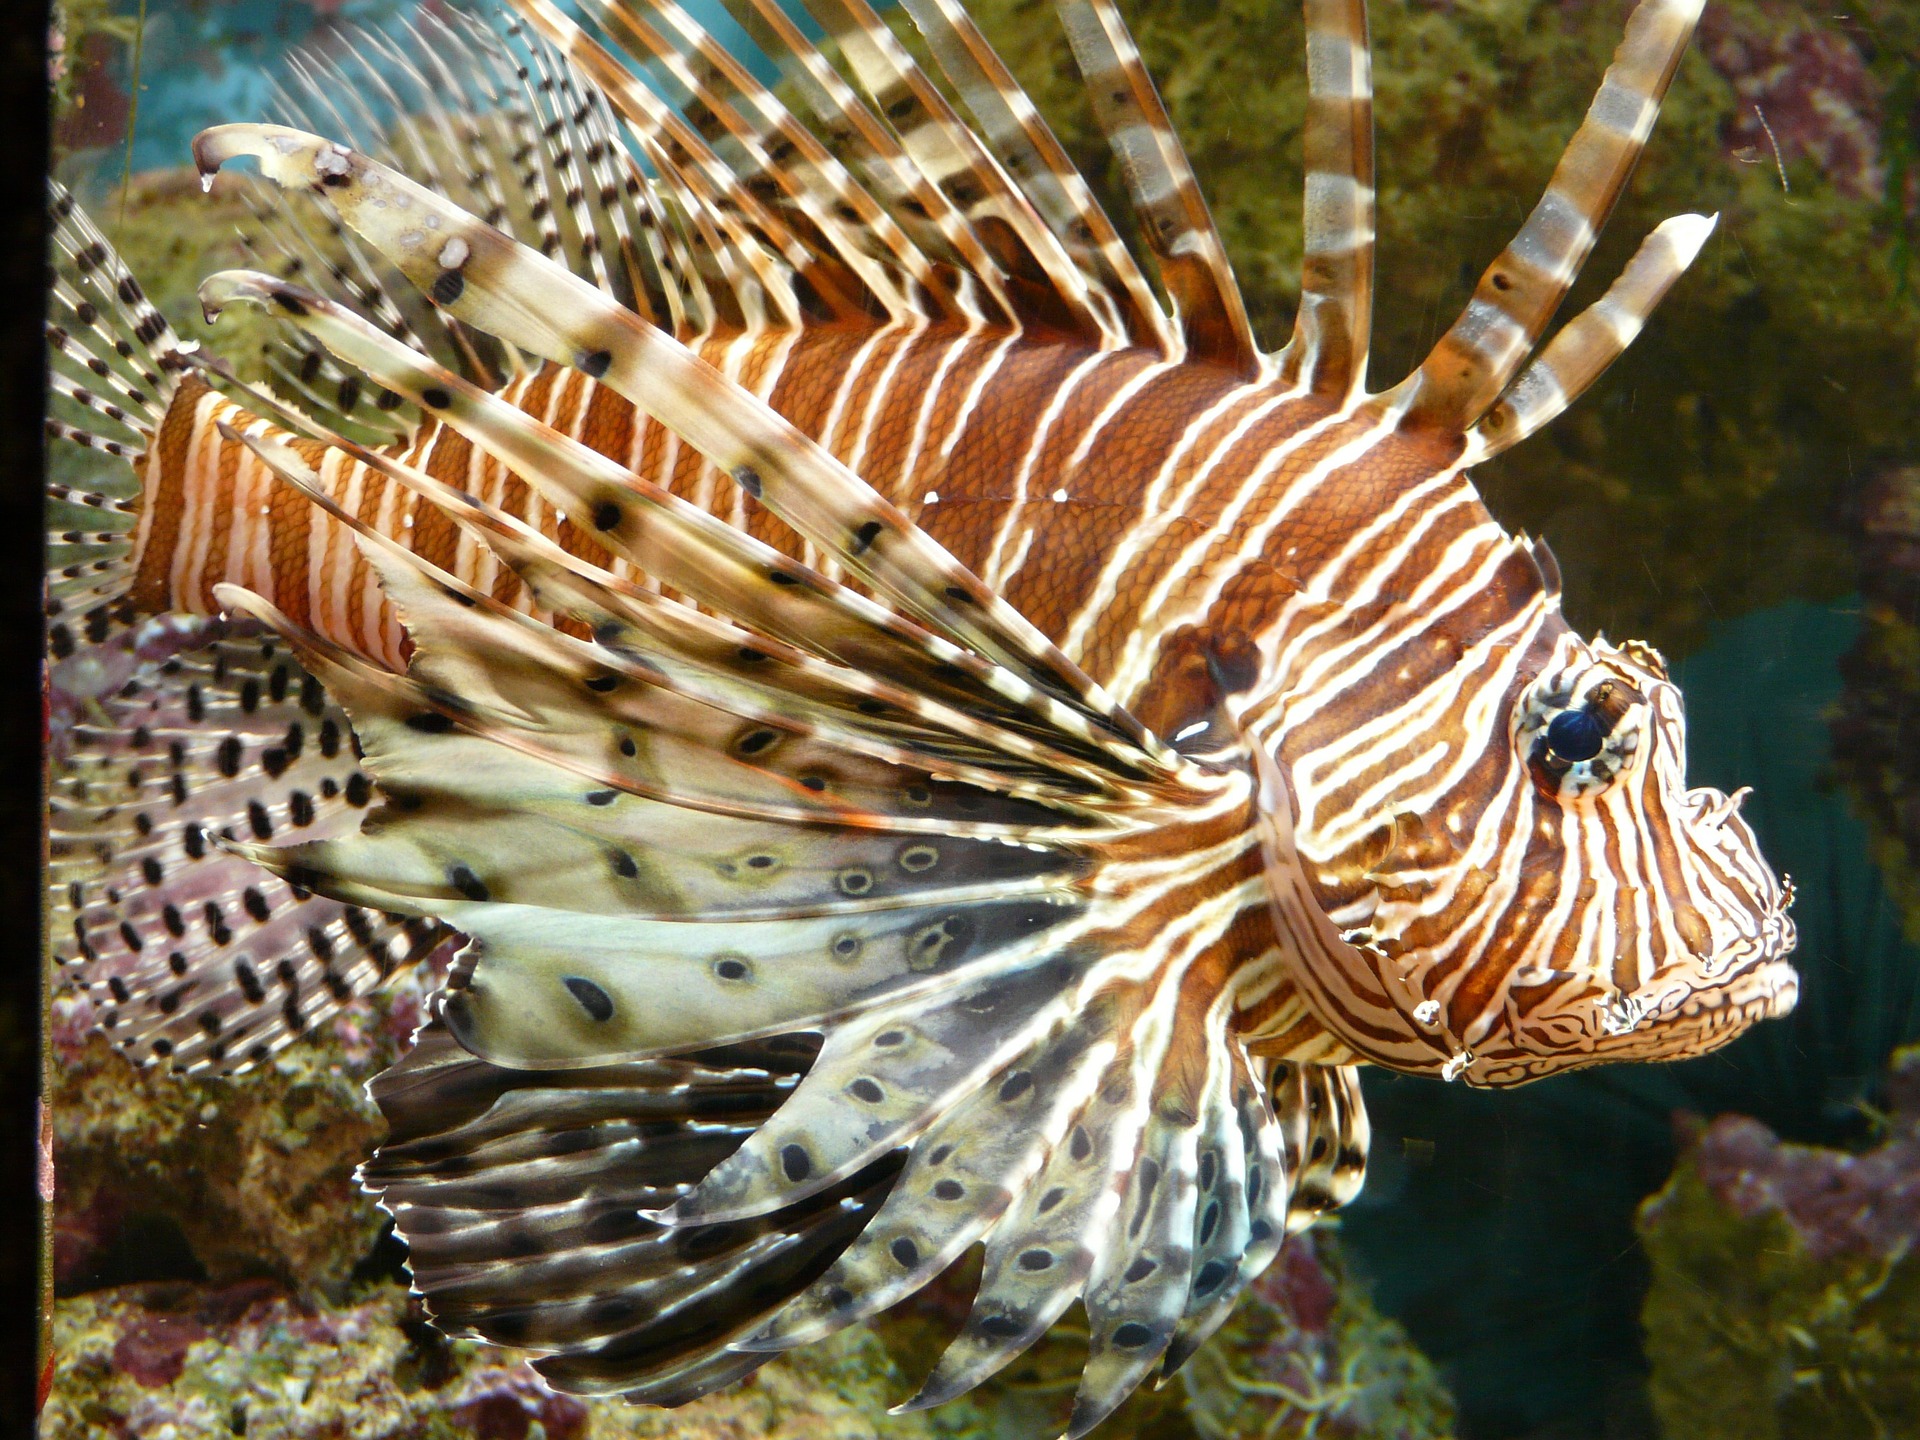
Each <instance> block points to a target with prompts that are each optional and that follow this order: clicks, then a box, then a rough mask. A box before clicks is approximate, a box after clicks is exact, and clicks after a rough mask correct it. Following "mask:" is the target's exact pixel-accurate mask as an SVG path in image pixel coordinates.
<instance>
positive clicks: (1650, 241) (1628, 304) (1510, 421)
mask: <svg viewBox="0 0 1920 1440" xmlns="http://www.w3.org/2000/svg"><path fill="white" fill-rule="evenodd" d="M1719 218H1720V217H1719V216H1717V215H1676V216H1674V217H1673V218H1672V219H1671V220H1667V221H1664V222H1662V223H1661V224H1660V225H1659V226H1658V227H1657V228H1656V229H1655V230H1654V232H1653V233H1652V234H1651V235H1649V236H1647V238H1646V239H1645V240H1644V241H1642V242H1641V245H1640V248H1639V250H1637V251H1636V252H1635V253H1634V256H1633V259H1632V260H1630V261H1628V262H1627V267H1626V269H1624V270H1622V271H1621V272H1620V276H1619V278H1618V279H1616V280H1615V281H1614V282H1613V284H1612V285H1611V286H1609V287H1608V289H1607V293H1606V294H1605V295H1603V296H1601V297H1600V299H1598V300H1596V301H1595V302H1594V303H1593V304H1592V305H1590V306H1588V307H1587V308H1586V309H1585V310H1583V311H1581V312H1580V314H1578V315H1577V316H1575V317H1574V318H1573V319H1572V320H1569V321H1568V322H1567V323H1566V325H1564V326H1563V327H1562V328H1561V330H1560V331H1559V333H1558V334H1556V335H1555V336H1554V337H1553V339H1552V340H1550V341H1548V342H1547V345H1546V347H1545V348H1544V349H1543V350H1541V352H1540V353H1539V354H1538V355H1536V356H1535V357H1534V359H1533V361H1532V362H1531V363H1530V364H1529V365H1528V366H1527V368H1526V369H1525V370H1522V371H1521V372H1520V378H1519V379H1517V380H1515V381H1514V382H1513V385H1512V386H1511V387H1510V388H1509V389H1508V390H1507V393H1506V394H1505V395H1502V396H1501V397H1500V401H1499V403H1498V404H1496V405H1495V406H1494V407H1493V408H1492V409H1491V410H1489V411H1488V412H1487V413H1486V414H1485V415H1483V416H1482V417H1481V418H1480V421H1479V423H1478V424H1476V425H1475V426H1474V427H1473V429H1472V430H1470V431H1468V432H1467V435H1468V444H1469V446H1470V452H1469V453H1470V454H1471V456H1472V457H1473V458H1472V460H1471V461H1470V463H1478V462H1479V461H1480V460H1487V459H1491V458H1492V457H1493V456H1495V455H1498V454H1499V453H1500V452H1501V451H1503V450H1506V449H1509V448H1511V447H1512V446H1514V445H1517V444H1519V442H1520V441H1522V440H1524V439H1526V438H1527V436H1529V435H1531V434H1533V433H1534V431H1536V430H1538V429H1540V428H1541V427H1542V426H1544V425H1546V424H1548V423H1550V422H1551V421H1552V420H1553V418H1554V417H1555V416H1557V415H1558V414H1560V412H1561V411H1563V410H1565V409H1566V408H1567V407H1568V406H1569V405H1571V404H1572V403H1573V402H1574V401H1575V400H1578V399H1579V398H1580V397H1581V396H1582V395H1583V394H1585V393H1586V390H1587V387H1588V386H1590V385H1592V384H1593V382H1594V381H1595V380H1598V379H1599V378H1600V375H1601V373H1602V372H1603V371H1604V370H1605V369H1606V368H1607V367H1608V366H1609V365H1611V364H1612V363H1613V362H1614V361H1615V360H1618V359H1619V358H1620V356H1621V353H1622V352H1623V351H1625V350H1626V348H1627V346H1629V345H1631V344H1632V343H1633V341H1634V338H1635V337H1636V336H1638V335H1639V333H1640V329H1641V327H1642V326H1644V325H1645V324H1646V323H1647V317H1648V316H1649V315H1651V314H1652V313H1653V310H1654V307H1655V306H1656V305H1658V304H1659V303H1660V301H1661V300H1662V299H1663V298H1665V296H1666V293H1667V291H1668V290H1669V289H1671V288H1672V287H1673V283H1674V281H1676V280H1678V279H1679V278H1680V277H1681V276H1682V275H1684V274H1685V273H1686V272H1687V267H1688V266H1690V265H1692V264H1693V261H1694V258H1695V257H1696V256H1697V255H1699V253H1700V248H1701V246H1703V245H1705V244H1706V243H1707V237H1708V236H1710V235H1712V234H1713V230H1714V226H1715V225H1716V224H1717V223H1718V222H1719Z"/></svg>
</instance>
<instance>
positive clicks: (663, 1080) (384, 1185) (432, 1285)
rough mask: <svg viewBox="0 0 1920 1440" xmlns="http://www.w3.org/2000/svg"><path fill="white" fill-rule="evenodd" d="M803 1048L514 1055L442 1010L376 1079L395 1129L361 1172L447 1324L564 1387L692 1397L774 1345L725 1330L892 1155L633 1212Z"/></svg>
mask: <svg viewBox="0 0 1920 1440" xmlns="http://www.w3.org/2000/svg"><path fill="white" fill-rule="evenodd" d="M811 1055H812V1046H811V1044H810V1043H809V1042H808V1041H807V1040H806V1039H805V1038H804V1037H800V1036H790V1037H785V1038H782V1039H776V1040H771V1041H766V1042H760V1043H756V1044H752V1045H736V1046H730V1047H727V1048H726V1049H724V1050H712V1049H710V1050H706V1051H702V1052H700V1053H699V1054H696V1055H691V1056H687V1057H684V1058H680V1059H674V1060H656V1061H639V1062H633V1063H628V1064H620V1065H608V1066H602V1067H599V1068H595V1069H588V1070H569V1071H561V1072H550V1071H537V1070H509V1069H502V1068H500V1067H497V1066H493V1065H490V1064H488V1063H487V1062H486V1061H484V1060H479V1059H476V1058H475V1057H473V1056H472V1055H470V1054H468V1053H467V1052H466V1051H465V1050H463V1049H461V1048H460V1046H459V1045H457V1044H456V1043H455V1042H454V1041H453V1039H452V1037H451V1036H449V1035H448V1034H447V1032H446V1029H445V1028H444V1026H442V1025H440V1024H438V1023H435V1024H433V1025H431V1026H429V1027H427V1028H426V1029H425V1030H424V1031H423V1032H422V1033H421V1035H420V1037H419V1039H418V1041H417V1043H416V1044H415V1046H414V1048H413V1049H412V1051H411V1052H409V1054H408V1055H407V1056H406V1058H405V1059H403V1060H402V1061H401V1062H400V1063H399V1064H398V1065H396V1066H394V1067H393V1068H392V1069H390V1070H388V1071H386V1072H385V1073H383V1074H382V1075H380V1076H379V1077H378V1078H377V1079H375V1080H374V1082H373V1084H372V1086H371V1087H370V1090H371V1094H372V1096H373V1099H374V1101H375V1102H376V1103H377V1104H378V1105H379V1107H380V1110H381V1114H382V1115H383V1116H384V1117H385V1119H386V1121H387V1124H388V1127H389V1131H390V1133H389V1138H388V1139H387V1141H386V1142H385V1143H384V1144H383V1145H382V1146H381V1147H380V1149H379V1151H378V1153H377V1154H376V1155H375V1156H374V1158H373V1159H372V1160H371V1161H369V1162H368V1163H367V1164H366V1165H365V1166H363V1167H362V1169H361V1172H360V1182H361V1184H362V1186H363V1187H364V1188H365V1189H366V1190H367V1191H368V1192H369V1193H371V1194H372V1195H374V1196H375V1197H376V1198H377V1199H378V1201H379V1202H380V1204H381V1206H382V1207H383V1208H384V1209H386V1210H387V1211H388V1212H389V1213H390V1214H392V1216H393V1217H394V1224H395V1227H396V1229H397V1230H398V1232H399V1233H400V1235H401V1236H402V1237H403V1238H404V1239H405V1240H406V1242H407V1247H408V1254H407V1259H408V1264H409V1266H410V1268H411V1270H412V1273H413V1281H414V1287H415V1289H416V1290H418V1291H419V1292H420V1294H421V1295H422V1296H424V1297H425V1301H426V1306H427V1310H428V1313H429V1314H431V1315H432V1316H433V1318H434V1320H435V1323H437V1324H438V1325H440V1326H441V1327H442V1328H443V1329H445V1330H447V1331H448V1332H449V1333H452V1334H455V1335H471V1336H476V1337H478V1338H481V1339H485V1340H489V1341H491V1342H493V1343H494V1344H498V1345H513V1346H520V1347H525V1348H529V1349H532V1350H534V1351H536V1352H538V1354H539V1358H537V1359H536V1360H535V1361H534V1366H535V1368H536V1369H538V1370H539V1371H540V1372H541V1373H542V1374H543V1375H544V1376H545V1377H546V1378H547V1380H548V1381H549V1382H551V1383H552V1384H554V1385H556V1386H558V1387H559V1388H561V1389H563V1390H570V1391H573V1392H575V1393H587V1394H608V1395H625V1396H626V1397H627V1398H628V1399H630V1400H638V1401H645V1402H647V1403H651V1404H656V1405H679V1404H684V1403H685V1402H687V1401H688V1400H692V1399H695V1398H697V1397H698V1396H700V1395H704V1394H706V1393H708V1392H709V1391H711V1390H714V1389H717V1388H719V1387H720V1386H722V1385H726V1384H729V1383H731V1382H733V1381H735V1380H738V1379H740V1378H741V1377H742V1376H744V1375H747V1374H749V1373H751V1372H752V1371H753V1370H754V1369H756V1368H757V1367H758V1366H759V1365H761V1364H763V1363H764V1362H765V1361H766V1359H768V1358H769V1357H767V1356H765V1355H755V1354H749V1353H743V1352H738V1351H733V1350H729V1349H728V1348H727V1347H726V1341H727V1340H728V1339H729V1338H730V1337H732V1336H735V1335H738V1334H741V1333H743V1332H744V1331H746V1330H748V1329H750V1328H752V1327H753V1326H755V1325H756V1324H758V1323H759V1322H760V1321H761V1320H763V1319H764V1317H765V1315H766V1314H767V1313H768V1311H769V1310H771V1309H772V1308H773V1307H774V1306H776V1305H777V1304H779V1303H780V1301H781V1300H782V1299H784V1298H785V1297H786V1296H787V1295H788V1294H791V1293H792V1291H793V1290H794V1289H795V1288H797V1287H800V1286H804V1285H805V1284H806V1283H808V1282H809V1281H810V1280H811V1279H812V1278H813V1276H815V1275H817V1274H818V1273H819V1271H820V1270H821V1269H822V1268H823V1267H824V1266H825V1265H826V1264H827V1263H828V1262H829V1261H830V1260H831V1259H832V1258H833V1256H834V1255H836V1254H837V1253H838V1252H839V1250H840V1249H841V1247H842V1246H844V1245H845V1244H846V1241H847V1238H848V1236H850V1235H851V1234H852V1233H854V1232H855V1231H857V1230H858V1229H859V1227H860V1226H861V1225H862V1224H863V1223H865V1221H866V1220H867V1219H868V1218H869V1217H871V1215H872V1214H873V1212H874V1210H875V1209H876V1208H877V1207H878V1205H879V1203H880V1200H881V1198H882V1197H883V1196H884V1195H885V1194H886V1192H887V1188H888V1185H889V1183H890V1181H891V1179H892V1176H893V1174H894V1173H895V1171H896V1170H897V1168H898V1162H897V1161H893V1160H887V1161H882V1162H881V1163H879V1164H877V1165H875V1166H871V1167H869V1168H868V1170H866V1171H864V1172H862V1173H861V1174H859V1175H857V1176H855V1177H853V1178H852V1179H851V1180H849V1181H848V1182H846V1183H845V1184H842V1185H838V1186H835V1187H832V1188H830V1189H828V1190H826V1191H823V1192H822V1193H821V1194H819V1195H817V1196H815V1197H814V1198H812V1199H811V1200H808V1201H806V1202H803V1203H801V1204H798V1205H795V1206H791V1207H789V1208H787V1209H785V1210H783V1211H779V1212H776V1213H774V1214H771V1215H767V1216H764V1217H761V1218H759V1219H756V1220H753V1221H750V1222H743V1223H730V1224H723V1225H710V1226H699V1225H687V1226H675V1227H671V1228H668V1227H663V1226H660V1225H658V1224H655V1223H653V1222H651V1221H649V1220H647V1219H646V1218H644V1217H645V1215H646V1213H647V1212H650V1211H653V1210H657V1209H659V1208H660V1207H661V1206H663V1205H665V1204H666V1203H668V1202H669V1201H671V1199H672V1198H673V1197H674V1196H675V1195H676V1194H678V1193H679V1192H680V1191H682V1190H683V1189H684V1188H685V1187H686V1186H688V1185H690V1184H692V1183H693V1182H694V1181H696V1180H698V1179H699V1177H700V1176H701V1175H702V1174H704V1173H705V1172H706V1171H708V1170H710V1169H711V1168H712V1167H713V1166H714V1165H715V1164H716V1163H718V1162H719V1161H721V1160H722V1159H724V1158H725V1157H726V1156H727V1155H728V1154H729V1153H730V1152H731V1151H732V1150H733V1149H734V1148H735V1147H737V1146H738V1145H739V1144H740V1143H741V1141H742V1140H743V1139H745V1138H746V1137H747V1136H748V1135H750V1134H751V1133H752V1132H753V1130H754V1129H755V1127H756V1126H758V1125H759V1124H761V1123H762V1122H763V1121H764V1120H765V1119H766V1117H767V1116H768V1115H770V1114H772V1113H773V1111H774V1110H775V1109H776V1108H778V1106H779V1105H780V1103H781V1101H782V1100H783V1099H784V1098H785V1097H786V1096H787V1094H789V1093H790V1092H791V1090H792V1087H793V1085H794V1083H795V1080H796V1079H797V1078H798V1076H799V1075H800V1074H802V1073H803V1072H804V1071H805V1070H806V1068H807V1065H808V1062H809V1060H810V1058H811ZM582 1196H590V1197H591V1199H590V1200H588V1201H586V1202H584V1203H576V1202H579V1201H580V1197H582Z"/></svg>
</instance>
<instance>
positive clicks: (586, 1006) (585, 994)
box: [561, 975, 613, 1021]
mask: <svg viewBox="0 0 1920 1440" xmlns="http://www.w3.org/2000/svg"><path fill="white" fill-rule="evenodd" d="M561 983H562V984H563V985H565V986H566V987H567V993H568V994H570V995H571V996H573V998H574V999H575V1000H578V1001H579V1002H580V1008H581V1009H582V1010H584V1011H586V1012H587V1017H588V1018H589V1019H591V1020H595V1021H607V1020H611V1019H612V1018H613V997H612V996H611V995H609V994H607V992H606V991H604V990H602V989H601V988H600V987H599V986H598V985H596V984H594V983H593V981H591V980H585V979H582V978H581V977H580V976H578V975H568V976H566V977H565V978H564V979H563V980H562V981H561Z"/></svg>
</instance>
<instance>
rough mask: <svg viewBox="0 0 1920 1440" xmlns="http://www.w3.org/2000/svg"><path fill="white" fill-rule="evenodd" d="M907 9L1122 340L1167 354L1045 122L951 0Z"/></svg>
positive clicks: (1158, 324) (1145, 300) (1140, 292)
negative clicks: (1110, 313)
mask: <svg viewBox="0 0 1920 1440" xmlns="http://www.w3.org/2000/svg"><path fill="white" fill-rule="evenodd" d="M905 8H906V11H907V13H908V14H909V15H910V16H912V18H913V23H914V25H915V26H916V27H917V28H918V29H919V31H920V33H921V34H922V35H923V36H925V37H926V40H927V43H928V45H929V46H930V47H932V50H933V53H934V56H935V58H936V60H937V61H938V63H939V65H940V69H941V71H942V73H944V74H945V75H946V77H947V78H948V80H949V81H951V82H952V84H953V86H954V88H955V89H957V90H958V91H959V92H960V94H961V96H962V98H964V99H965V101H966V103H967V107H968V108H969V109H970V110H972V111H973V114H974V116H975V118H976V119H977V120H978V121H979V123H980V126H981V129H982V131H983V132H984V138H985V139H986V141H987V142H988V143H989V144H991V145H993V146H994V148H995V150H996V152H997V154H998V158H999V160H1000V163H1001V165H1002V166H1003V167H1004V168H1005V169H1006V171H1007V173H1008V174H1009V175H1011V176H1012V177H1014V179H1015V180H1016V181H1017V182H1018V183H1019V185H1020V186H1021V188H1022V190H1023V191H1024V192H1025V193H1026V195H1027V198H1028V199H1029V200H1030V201H1031V202H1032V204H1033V206H1034V209H1035V210H1036V211H1038V212H1039V214H1040V215H1041V216H1043V217H1044V218H1045V219H1046V221H1047V223H1048V224H1049V225H1050V226H1051V227H1052V229H1053V232H1054V234H1055V235H1056V236H1058V237H1059V239H1060V243H1061V245H1062V246H1063V247H1064V248H1065V250H1066V251H1067V253H1068V254H1069V255H1070V256H1072V257H1073V260H1074V263H1075V264H1076V265H1078V266H1079V267H1080V269H1081V270H1082V271H1083V272H1084V273H1085V274H1086V275H1087V277H1088V280H1089V281H1090V283H1091V288H1092V291H1093V293H1094V294H1096V295H1100V296H1104V297H1106V299H1107V301H1108V302H1109V303H1110V304H1111V305H1112V306H1113V307H1114V309H1115V311H1116V312H1117V313H1116V317H1115V320H1114V322H1112V328H1113V329H1114V330H1115V331H1116V338H1118V339H1121V340H1122V343H1130V344H1134V345H1142V346H1149V347H1152V348H1155V349H1158V350H1160V351H1161V352H1162V353H1169V352H1170V351H1171V349H1172V336H1171V335H1170V334H1169V333H1168V329H1167V322H1166V315H1165V313H1164V312H1163V311H1162V310H1161V308H1160V302H1159V300H1158V299H1156V298H1155V296H1154V294H1153V291H1152V289H1151V288H1150V287H1149V286H1148V284H1147V281H1146V277H1145V276H1143V275H1142V274H1141V273H1140V268H1139V266H1137V265H1136V264H1135V263H1134V260H1133V256H1132V255H1131V254H1129V253H1128V251H1127V248H1126V246H1125V245H1124V244H1123V243H1122V242H1121V239H1120V236H1119V234H1118V233H1117V232H1116V231H1115V230H1114V228H1113V222H1112V221H1111V220H1109V219H1108V218H1107V215H1106V212H1105V211H1103V210H1102V209H1101V208H1100V204H1099V202H1098V201H1097V200H1095V199H1094V196H1093V192H1092V191H1091V190H1090V189H1089V188H1088V186H1087V182H1086V181H1085V179H1083V178H1082V177H1081V175H1080V172H1079V171H1078V170H1077V169H1076V168H1075V167H1074V164H1073V161H1072V160H1071V159H1070V158H1068V156H1067V153H1066V151H1065V150H1064V149H1063V148H1062V147H1061V145H1060V142H1059V141H1058V140H1057V139H1056V138H1055V137H1054V134H1053V131H1052V130H1051V129H1050V128H1049V127H1048V125H1047V122H1046V120H1045V119H1044V118H1043V117H1042V116H1041V115H1040V112H1039V111H1038V110H1037V109H1036V108H1035V107H1034V104H1033V102H1032V100H1030V99H1029V98H1028V97H1027V94H1026V92H1025V91H1024V90H1022V89H1021V88H1020V84H1019V82H1018V81H1017V80H1015V79H1014V77H1013V73H1012V72H1011V71H1010V70H1008V69H1007V67H1006V64H1005V62H1004V61H1002V60H1001V58H1000V57H999V55H997V54H996V53H995V52H994V50H993V47H992V46H991V45H989V44H988V43H987V39H986V37H985V36H984V35H982V34H981V33H980V29H979V27H978V26H977V25H975V24H974V22H973V19H972V17H971V16H969V15H968V14H967V13H966V11H965V10H963V9H962V8H961V7H960V6H959V5H957V4H955V3H954V0H906V5H905Z"/></svg>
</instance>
